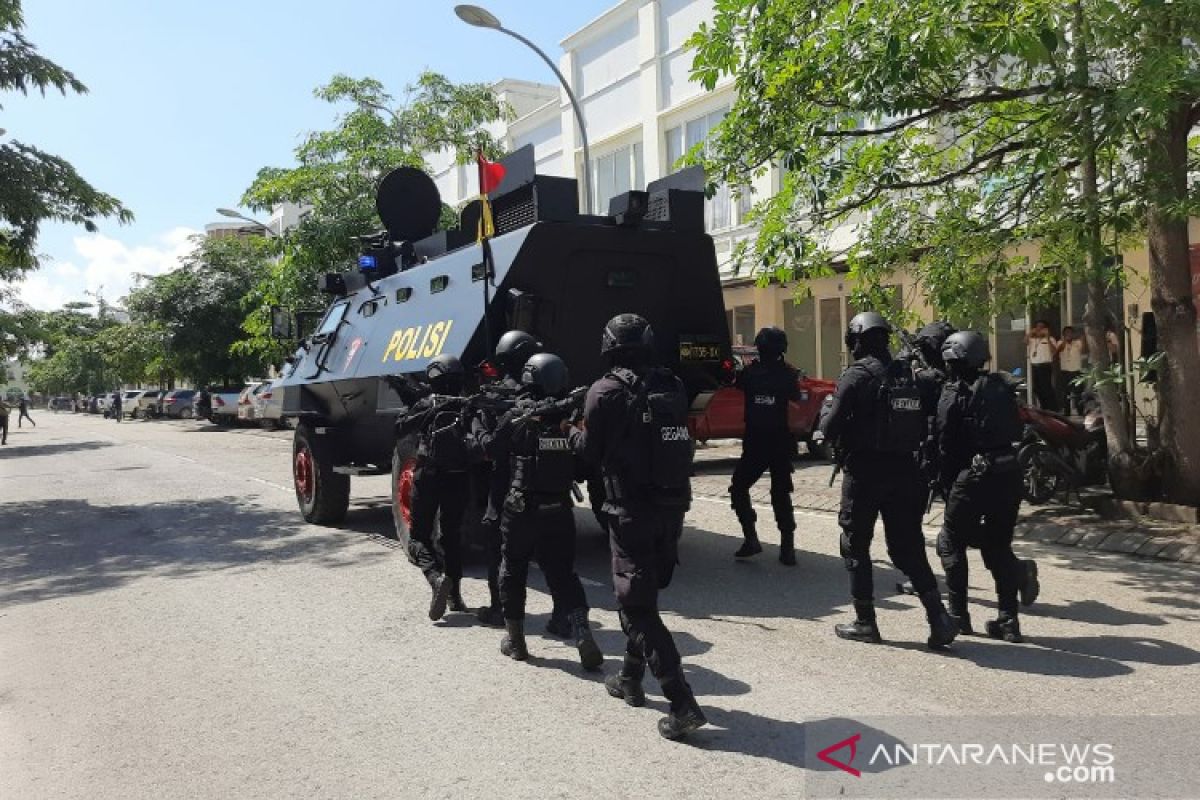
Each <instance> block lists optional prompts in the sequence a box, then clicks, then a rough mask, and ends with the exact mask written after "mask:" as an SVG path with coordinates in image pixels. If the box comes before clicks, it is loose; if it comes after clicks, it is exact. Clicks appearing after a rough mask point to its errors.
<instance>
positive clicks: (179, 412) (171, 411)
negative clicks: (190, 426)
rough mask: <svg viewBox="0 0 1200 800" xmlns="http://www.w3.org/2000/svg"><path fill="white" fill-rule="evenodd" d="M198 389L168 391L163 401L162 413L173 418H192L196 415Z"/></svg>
mask: <svg viewBox="0 0 1200 800" xmlns="http://www.w3.org/2000/svg"><path fill="white" fill-rule="evenodd" d="M195 403H196V390H195V389H176V390H175V391H173V392H167V396H166V397H164V398H163V401H162V413H163V416H165V417H170V418H173V419H191V418H192V417H194V416H196V406H195Z"/></svg>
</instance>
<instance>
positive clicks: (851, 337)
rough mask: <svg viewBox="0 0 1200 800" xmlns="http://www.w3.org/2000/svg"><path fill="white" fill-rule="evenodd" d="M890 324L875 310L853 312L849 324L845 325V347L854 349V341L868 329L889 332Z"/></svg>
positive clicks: (868, 330)
mask: <svg viewBox="0 0 1200 800" xmlns="http://www.w3.org/2000/svg"><path fill="white" fill-rule="evenodd" d="M891 330H892V326H891V325H890V324H888V321H887V320H886V319H884V318H883V315H882V314H880V313H878V312H876V311H864V312H862V313H861V314H855V315H854V318H853V319H851V320H850V324H849V325H847V326H846V347H849V348H850V349H851V350H853V349H854V345H855V343H856V342H857V341H858V340H859V338H860V337H861V336H862V335H863V334H864V333H868V332H870V331H883V332H885V333H890V332H891Z"/></svg>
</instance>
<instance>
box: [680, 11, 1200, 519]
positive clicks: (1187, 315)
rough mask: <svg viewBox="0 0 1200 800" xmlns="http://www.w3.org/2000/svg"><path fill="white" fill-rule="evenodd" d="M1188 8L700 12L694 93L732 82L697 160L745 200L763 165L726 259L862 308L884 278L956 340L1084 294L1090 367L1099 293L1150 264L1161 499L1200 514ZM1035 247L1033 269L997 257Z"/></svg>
mask: <svg viewBox="0 0 1200 800" xmlns="http://www.w3.org/2000/svg"><path fill="white" fill-rule="evenodd" d="M1197 42H1200V4H1197V3H1169V2H1146V3H1135V4H1129V3H1123V2H1118V1H1117V0H1010V2H1004V3H997V2H993V1H992V0H855V2H850V1H849V0H772V1H771V2H760V1H759V0H719V2H718V3H717V13H716V16H715V19H714V20H713V22H712V23H711V24H709V25H705V26H703V27H702V28H701V30H700V31H699V32H698V33H697V34H696V36H695V37H694V38H693V40H692V44H693V46H694V47H695V48H696V60H695V65H694V71H695V72H694V74H695V77H696V78H697V79H698V80H700V81H701V83H703V84H704V85H705V86H706V87H708V88H712V87H713V86H715V85H716V83H717V81H718V80H719V79H720V78H721V77H722V76H723V75H733V76H735V78H736V86H737V90H738V97H737V100H736V102H735V103H734V105H733V108H732V110H731V112H730V114H729V116H728V117H727V118H726V120H725V121H724V123H723V124H722V125H721V127H720V129H719V132H718V134H717V136H716V141H715V142H712V143H710V145H709V147H708V148H707V150H706V153H704V154H702V153H700V152H696V153H694V154H693V157H694V158H704V159H705V160H706V165H707V167H708V168H709V170H710V174H711V175H712V176H713V178H714V179H715V180H724V181H728V182H730V183H732V184H733V185H745V184H746V183H747V182H748V180H749V178H750V177H751V176H753V175H754V174H756V173H758V172H759V171H761V170H763V169H765V168H766V167H767V165H770V164H772V163H779V164H781V165H782V166H783V167H784V172H783V178H782V181H781V187H780V191H779V192H778V193H777V194H775V195H773V196H772V197H769V198H765V199H764V200H762V201H761V202H760V203H759V204H758V205H757V206H756V214H757V218H758V222H759V225H760V227H759V234H758V236H757V239H756V240H755V242H754V244H753V246H752V247H751V248H749V249H746V250H744V251H743V253H742V255H743V256H744V257H745V258H746V259H747V261H748V262H749V263H751V264H752V265H753V266H754V267H755V268H756V269H760V270H762V271H763V273H764V274H765V275H766V276H768V278H770V277H774V278H777V279H797V280H800V281H804V280H807V279H811V278H814V277H819V276H824V275H829V274H831V273H832V272H833V270H834V267H835V265H837V266H838V268H840V269H844V270H846V271H847V272H848V274H849V276H850V277H851V278H854V279H857V280H858V281H859V282H860V285H861V287H862V288H861V290H860V291H859V297H858V298H857V299H858V300H860V301H862V302H870V301H872V300H873V301H874V302H875V303H876V304H880V300H881V298H882V286H883V285H884V284H885V283H887V282H888V281H889V279H890V278H891V277H892V275H893V274H894V272H895V271H896V270H897V269H906V270H908V271H909V272H910V273H911V274H912V275H913V276H915V278H916V280H917V281H918V282H919V283H920V285H921V286H922V287H923V289H924V290H925V292H926V293H927V295H928V297H929V299H930V302H931V304H932V305H933V306H934V308H935V309H937V310H938V312H939V313H943V314H946V315H949V316H950V317H951V318H958V319H964V320H969V321H973V322H975V323H976V324H978V323H980V322H983V321H984V320H986V319H989V318H990V317H991V315H992V313H994V312H996V311H998V310H1000V309H1003V308H1006V307H1012V306H1013V305H1014V304H1019V305H1025V304H1029V305H1032V306H1038V305H1044V304H1046V303H1047V302H1050V301H1052V300H1053V299H1054V298H1055V297H1056V294H1057V292H1058V291H1059V287H1060V286H1061V285H1062V282H1063V280H1064V279H1065V278H1068V277H1072V278H1075V279H1078V280H1083V281H1086V282H1087V283H1088V286H1089V297H1090V303H1089V309H1088V313H1087V315H1086V317H1085V320H1086V323H1087V324H1086V329H1087V331H1086V332H1087V339H1088V345H1089V350H1090V352H1091V353H1092V356H1093V359H1094V362H1095V364H1096V366H1097V368H1098V369H1099V370H1100V371H1105V370H1108V369H1109V367H1110V364H1109V363H1108V362H1109V359H1108V350H1107V347H1106V346H1105V344H1104V327H1105V322H1106V320H1105V311H1104V308H1105V305H1104V297H1105V293H1106V290H1107V289H1108V288H1109V287H1110V286H1112V285H1117V284H1120V282H1121V281H1122V280H1123V277H1124V276H1123V274H1122V272H1121V269H1120V267H1119V265H1118V264H1117V262H1116V261H1115V259H1114V258H1112V256H1113V255H1115V254H1116V253H1117V252H1119V251H1120V250H1121V249H1122V248H1123V247H1124V246H1125V245H1126V244H1128V242H1129V240H1130V238H1131V237H1133V236H1145V237H1147V238H1148V240H1149V243H1150V251H1151V288H1152V292H1153V306H1154V310H1155V312H1156V316H1157V317H1158V323H1159V328H1160V337H1161V339H1162V342H1163V345H1164V348H1165V351H1166V362H1165V363H1166V367H1165V368H1164V370H1163V371H1162V372H1161V381H1160V384H1159V396H1160V403H1161V420H1160V424H1161V432H1162V437H1161V438H1162V441H1163V443H1164V446H1165V448H1166V452H1167V456H1168V457H1167V458H1166V459H1165V462H1166V463H1165V464H1164V465H1163V469H1164V473H1165V475H1164V477H1165V478H1166V484H1167V490H1168V494H1169V496H1170V497H1172V498H1176V499H1179V500H1181V501H1189V500H1190V501H1191V502H1195V499H1196V498H1197V497H1200V418H1197V417H1196V416H1195V415H1194V414H1193V415H1191V416H1190V417H1189V416H1188V415H1187V414H1186V413H1185V412H1184V409H1186V408H1187V405H1188V400H1187V398H1188V396H1189V393H1192V394H1194V393H1195V392H1196V390H1197V388H1200V350H1198V347H1197V340H1196V329H1195V322H1196V310H1195V308H1194V307H1193V304H1192V300H1191V295H1190V276H1189V266H1188V258H1187V254H1188V241H1187V219H1188V215H1189V213H1190V212H1192V211H1193V210H1194V208H1195V200H1196V197H1195V187H1194V186H1193V185H1191V184H1189V182H1188V169H1189V165H1190V160H1191V159H1194V158H1195V156H1196V151H1195V149H1194V148H1193V149H1191V150H1189V147H1188V141H1187V135H1188V132H1189V131H1190V130H1191V129H1192V127H1193V125H1194V124H1195V123H1196V121H1197V118H1198V113H1197V112H1198V104H1200V66H1198V65H1200V58H1198V56H1200V50H1198V49H1197V44H1196V43H1197ZM1031 241H1034V242H1037V243H1039V244H1040V246H1041V258H1040V259H1039V260H1038V263H1036V264H1028V263H1025V260H1024V259H1021V258H1018V257H1017V256H1016V255H1015V253H1016V248H1017V247H1018V246H1019V245H1021V244H1023V243H1027V242H1031ZM1099 394H1100V397H1101V403H1102V405H1103V408H1104V413H1105V419H1106V423H1107V430H1108V436H1109V448H1110V453H1111V455H1112V459H1111V462H1112V466H1113V469H1112V472H1113V474H1114V476H1115V478H1116V480H1115V485H1116V486H1117V488H1118V490H1119V491H1122V492H1130V493H1132V492H1133V491H1136V489H1137V487H1136V486H1135V484H1136V482H1137V481H1136V475H1135V474H1134V473H1135V470H1134V467H1135V466H1136V464H1135V462H1134V459H1133V456H1132V451H1133V439H1132V432H1131V431H1130V430H1129V427H1128V425H1127V424H1126V423H1125V417H1124V414H1123V413H1121V400H1120V397H1119V395H1118V392H1117V389H1116V387H1115V386H1113V385H1111V384H1110V385H1102V386H1101V387H1100V391H1099Z"/></svg>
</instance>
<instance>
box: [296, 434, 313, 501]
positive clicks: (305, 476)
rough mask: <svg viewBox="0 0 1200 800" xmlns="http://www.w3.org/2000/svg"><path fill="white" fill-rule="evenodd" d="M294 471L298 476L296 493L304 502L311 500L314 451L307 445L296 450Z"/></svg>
mask: <svg viewBox="0 0 1200 800" xmlns="http://www.w3.org/2000/svg"><path fill="white" fill-rule="evenodd" d="M293 471H294V473H295V476H296V494H297V495H298V496H299V497H300V500H301V501H302V502H305V503H308V502H310V501H311V500H312V497H313V460H312V453H311V452H309V449H308V448H307V447H301V448H300V449H299V450H297V451H296V463H295V465H294V470H293Z"/></svg>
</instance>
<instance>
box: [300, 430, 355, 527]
mask: <svg viewBox="0 0 1200 800" xmlns="http://www.w3.org/2000/svg"><path fill="white" fill-rule="evenodd" d="M292 480H293V482H294V484H295V487H296V502H297V503H298V504H299V505H300V513H301V514H302V515H303V516H304V521H305V522H311V523H313V524H314V525H334V524H336V523H338V522H341V521H342V520H343V519H344V518H345V516H346V509H347V508H348V507H349V505H350V476H349V475H339V474H338V473H336V472H334V471H333V458H332V454H331V453H330V452H329V447H328V445H327V444H326V443H325V442H324V441H323V440H322V438H321V437H319V436H317V435H316V433H315V432H314V431H313V429H312V426H311V425H309V424H308V423H300V424H299V425H297V426H296V435H295V437H294V438H293V440H292Z"/></svg>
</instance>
